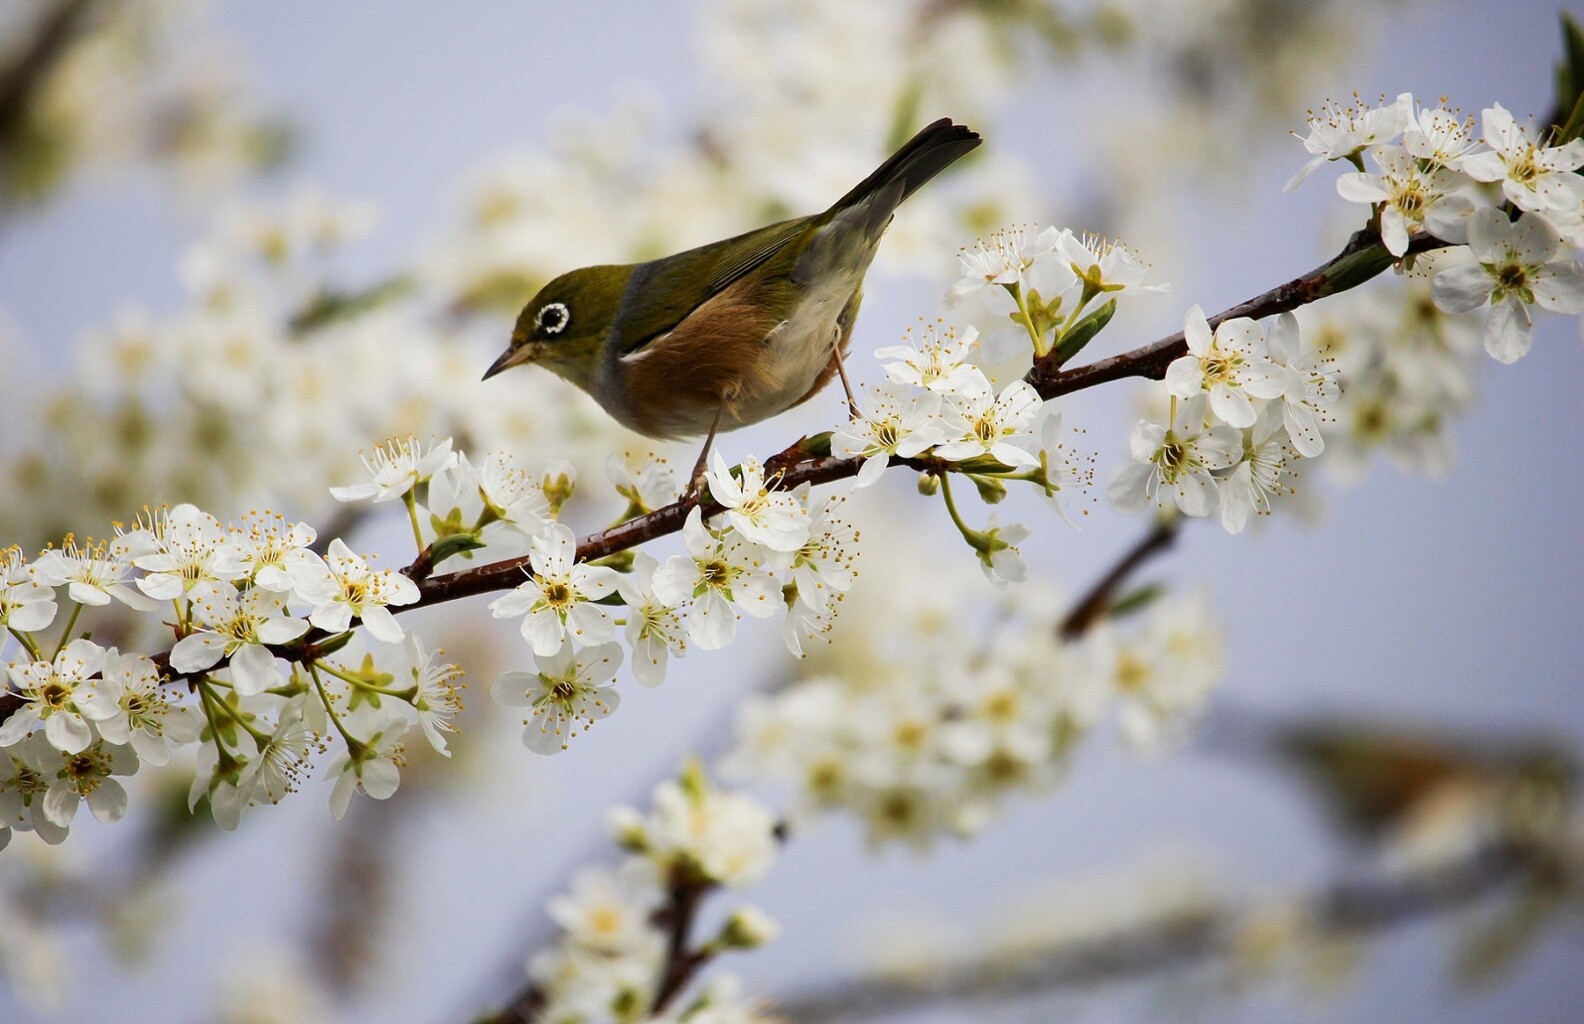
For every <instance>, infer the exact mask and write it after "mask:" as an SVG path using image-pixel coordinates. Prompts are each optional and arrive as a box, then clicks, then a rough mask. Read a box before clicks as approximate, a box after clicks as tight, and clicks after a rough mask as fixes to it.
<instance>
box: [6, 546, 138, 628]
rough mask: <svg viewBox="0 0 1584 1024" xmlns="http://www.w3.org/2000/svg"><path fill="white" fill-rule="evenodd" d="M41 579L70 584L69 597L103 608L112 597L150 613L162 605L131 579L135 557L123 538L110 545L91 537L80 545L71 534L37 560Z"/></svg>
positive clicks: (45, 582) (67, 593)
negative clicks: (136, 585)
mask: <svg viewBox="0 0 1584 1024" xmlns="http://www.w3.org/2000/svg"><path fill="white" fill-rule="evenodd" d="M33 567H34V570H35V571H36V573H37V577H38V580H39V582H41V583H43V584H45V585H47V586H51V587H59V586H65V587H66V596H67V597H69V598H71V599H72V600H73V601H75V602H77V603H78V604H81V605H88V606H90V607H94V608H99V607H103V606H104V605H107V604H109V603H110V601H111V599H112V598H113V599H115V600H116V601H119V602H121V603H122V604H124V605H126V606H127V607H128V608H131V609H132V610H133V611H139V612H148V611H153V610H154V609H155V608H157V607H159V605H158V604H156V603H155V602H154V601H153V600H152V599H151V598H148V597H145V596H144V595H143V594H142V592H141V591H139V590H138V588H137V587H135V586H133V585H132V583H131V582H130V578H131V575H132V559H131V556H130V554H129V552H128V549H127V545H126V544H124V543H123V542H122V541H119V540H118V541H117V542H116V543H115V544H106V543H104V542H103V541H100V542H97V543H95V542H94V541H93V540H88V541H86V542H85V543H83V544H81V545H79V544H78V543H77V541H76V540H75V539H74V538H73V537H70V536H68V537H67V538H66V540H65V542H64V543H62V545H61V546H60V547H59V548H51V549H49V550H48V551H45V552H44V553H43V554H41V555H39V557H38V560H37V561H36V562H34V563H33Z"/></svg>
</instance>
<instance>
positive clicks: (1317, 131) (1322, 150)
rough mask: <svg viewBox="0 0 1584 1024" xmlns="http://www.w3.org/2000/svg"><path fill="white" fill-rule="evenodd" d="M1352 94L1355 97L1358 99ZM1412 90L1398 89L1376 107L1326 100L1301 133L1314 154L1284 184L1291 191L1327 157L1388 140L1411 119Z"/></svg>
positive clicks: (1344, 155) (1334, 157)
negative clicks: (1305, 129)
mask: <svg viewBox="0 0 1584 1024" xmlns="http://www.w3.org/2000/svg"><path fill="white" fill-rule="evenodd" d="M1357 99H1358V97H1357V96H1355V97H1354V100H1355V102H1356V101H1357ZM1413 119H1414V111H1413V94H1411V93H1406V92H1405V93H1401V94H1399V95H1398V97H1397V98H1396V99H1395V100H1393V101H1392V102H1391V103H1384V104H1382V105H1381V106H1379V107H1366V106H1363V105H1362V104H1358V105H1355V106H1351V107H1346V108H1344V107H1342V106H1341V105H1339V104H1336V103H1328V104H1326V105H1325V106H1324V107H1321V108H1320V109H1319V110H1318V111H1310V113H1309V134H1308V135H1307V136H1305V137H1304V140H1303V144H1304V148H1305V149H1307V150H1308V151H1309V152H1311V153H1313V154H1314V159H1313V160H1310V161H1309V162H1308V163H1306V164H1304V165H1303V167H1301V168H1299V170H1298V173H1297V174H1295V175H1293V177H1292V180H1291V181H1289V182H1287V184H1286V185H1285V186H1284V187H1283V191H1284V192H1291V191H1292V190H1293V189H1295V188H1297V187H1298V186H1299V185H1300V184H1302V183H1303V180H1304V179H1305V178H1307V177H1309V175H1310V174H1312V173H1313V172H1314V170H1315V169H1316V168H1317V167H1319V166H1320V165H1321V164H1323V163H1325V162H1326V161H1328V160H1346V159H1349V158H1355V157H1357V156H1358V155H1359V154H1360V153H1362V152H1364V150H1366V149H1368V148H1369V147H1371V146H1373V145H1376V144H1377V143H1382V142H1390V141H1392V140H1393V139H1395V138H1396V137H1397V136H1399V135H1401V134H1402V132H1403V130H1404V129H1405V128H1407V127H1408V126H1409V124H1411V123H1412V122H1413Z"/></svg>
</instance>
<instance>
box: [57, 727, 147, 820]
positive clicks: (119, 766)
mask: <svg viewBox="0 0 1584 1024" xmlns="http://www.w3.org/2000/svg"><path fill="white" fill-rule="evenodd" d="M50 767H52V768H54V772H53V775H54V778H53V779H51V780H50V784H49V790H48V791H47V792H46V793H45V794H44V814H45V816H46V817H48V818H49V820H51V821H53V822H54V823H55V824H57V825H59V826H60V827H61V828H66V827H68V826H69V825H71V823H72V819H73V818H74V817H76V816H77V808H78V806H80V805H81V804H82V802H83V801H85V800H86V801H87V802H88V810H90V811H92V812H93V816H94V817H95V818H98V819H99V820H100V821H102V822H104V823H105V824H107V825H108V824H112V823H114V822H117V821H120V820H121V819H122V817H123V816H125V814H126V809H127V791H126V788H125V787H123V786H122V785H121V783H119V782H117V781H116V780H115V779H113V778H111V776H112V775H136V774H137V770H138V759H137V755H136V754H134V753H133V752H132V748H131V747H123V746H121V745H119V744H116V743H106V742H105V741H104V740H95V741H94V742H93V743H92V744H91V745H89V746H87V747H84V748H83V749H82V750H79V751H76V752H74V753H65V754H62V755H61V760H60V762H58V763H57V764H55V765H51V766H50Z"/></svg>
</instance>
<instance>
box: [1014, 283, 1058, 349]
mask: <svg viewBox="0 0 1584 1024" xmlns="http://www.w3.org/2000/svg"><path fill="white" fill-rule="evenodd" d="M1005 287H1006V290H1007V294H1009V295H1011V296H1012V301H1013V302H1016V303H1017V308H1018V312H1019V313H1020V314H1021V315H1022V319H1023V326H1024V327H1026V328H1028V336H1029V340H1030V341H1032V342H1033V343H1034V357H1035V358H1036V359H1038V358H1039V357H1041V356H1043V355H1044V354H1045V353H1046V352H1049V351H1050V348H1049V346H1047V345H1046V344H1045V338H1044V337H1043V336H1042V335H1041V334H1040V332H1039V331H1037V330H1035V329H1034V314H1033V313H1031V312H1029V305H1028V298H1027V296H1025V295H1024V294H1023V285H1022V284H1021V283H1019V282H1017V281H1013V282H1012V283H1011V284H1009V285H1006V286H1005Z"/></svg>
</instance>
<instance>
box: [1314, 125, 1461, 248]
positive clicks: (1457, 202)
mask: <svg viewBox="0 0 1584 1024" xmlns="http://www.w3.org/2000/svg"><path fill="white" fill-rule="evenodd" d="M1370 158H1371V159H1372V160H1373V161H1374V162H1375V166H1376V168H1377V169H1378V171H1379V173H1377V174H1367V173H1365V172H1362V171H1358V172H1354V173H1351V174H1344V175H1342V177H1340V178H1338V179H1337V186H1336V187H1337V195H1339V196H1341V197H1342V198H1343V199H1346V200H1348V201H1349V202H1354V203H1370V204H1373V203H1380V204H1381V220H1380V232H1381V241H1382V242H1383V243H1384V244H1385V246H1386V251H1387V252H1390V253H1391V254H1392V255H1393V256H1401V255H1402V254H1403V253H1405V252H1407V251H1408V242H1409V236H1410V235H1412V234H1415V233H1417V232H1421V231H1428V232H1429V233H1430V234H1432V235H1434V236H1435V237H1436V238H1439V239H1442V240H1443V241H1447V242H1462V241H1463V240H1464V239H1465V238H1467V237H1468V227H1467V221H1468V217H1469V215H1470V214H1471V213H1473V212H1474V202H1473V200H1471V199H1469V197H1468V196H1466V195H1462V194H1460V190H1462V189H1464V188H1467V187H1468V185H1469V179H1468V178H1467V177H1466V176H1465V175H1463V174H1462V173H1460V172H1458V171H1455V170H1452V169H1451V168H1449V167H1442V166H1431V167H1426V166H1424V165H1422V164H1421V163H1420V162H1419V159H1418V158H1417V157H1415V156H1414V155H1413V154H1411V153H1409V152H1408V150H1406V149H1404V148H1403V147H1401V146H1376V147H1374V148H1373V149H1371V150H1370Z"/></svg>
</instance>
